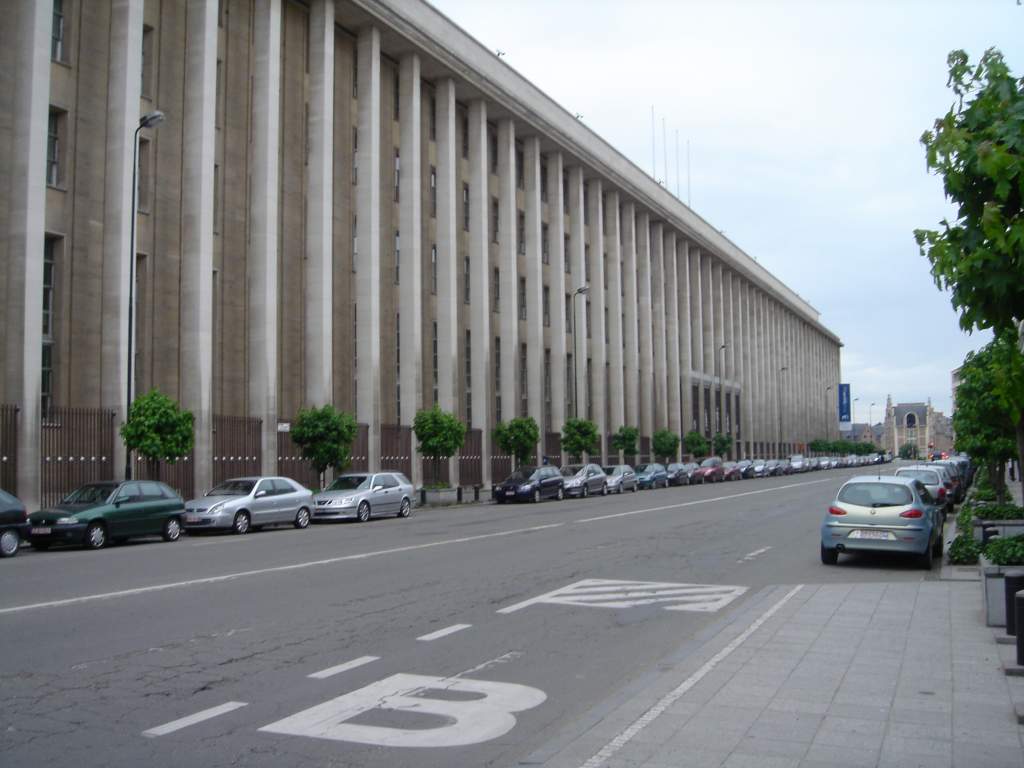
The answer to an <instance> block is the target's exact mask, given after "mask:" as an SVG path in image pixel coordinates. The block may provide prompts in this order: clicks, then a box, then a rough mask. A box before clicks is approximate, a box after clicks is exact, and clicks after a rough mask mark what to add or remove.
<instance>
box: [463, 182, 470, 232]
mask: <svg viewBox="0 0 1024 768" xmlns="http://www.w3.org/2000/svg"><path fill="white" fill-rule="evenodd" d="M462 228H463V229H464V230H466V231H467V232H469V184H463V185H462Z"/></svg>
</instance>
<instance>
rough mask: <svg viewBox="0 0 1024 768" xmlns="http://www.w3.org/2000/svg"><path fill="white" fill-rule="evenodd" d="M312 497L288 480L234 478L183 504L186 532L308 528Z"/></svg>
mask: <svg viewBox="0 0 1024 768" xmlns="http://www.w3.org/2000/svg"><path fill="white" fill-rule="evenodd" d="M312 510H313V494H312V492H310V490H309V489H308V488H304V487H303V486H301V485H299V483H297V482H295V481H294V480H292V479H290V478H287V477H236V478H234V479H232V480H225V481H224V482H223V483H221V484H220V485H218V486H217V487H216V488H212V489H211V490H209V491H207V493H206V495H205V496H202V497H200V498H198V499H192V500H191V501H187V502H185V515H184V518H183V524H184V527H185V529H186V530H188V531H209V530H217V529H220V530H230V531H231V532H232V533H238V534H243V533H248V532H249V531H250V530H252V529H254V528H255V529H259V528H262V527H263V526H265V525H281V524H291V525H294V526H295V527H296V528H306V527H307V526H309V521H310V515H311V513H312Z"/></svg>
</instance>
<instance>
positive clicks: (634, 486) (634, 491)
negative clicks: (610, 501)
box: [633, 483, 640, 493]
mask: <svg viewBox="0 0 1024 768" xmlns="http://www.w3.org/2000/svg"><path fill="white" fill-rule="evenodd" d="M638 490H640V489H639V488H637V484H636V483H633V493H636V492H637V491H638Z"/></svg>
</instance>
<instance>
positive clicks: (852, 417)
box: [850, 397, 860, 424]
mask: <svg viewBox="0 0 1024 768" xmlns="http://www.w3.org/2000/svg"><path fill="white" fill-rule="evenodd" d="M858 400H860V398H859V397H855V398H853V402H852V403H851V404H850V423H851V424H853V423H856V421H857V401H858Z"/></svg>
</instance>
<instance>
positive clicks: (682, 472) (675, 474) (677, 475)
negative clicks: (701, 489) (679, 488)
mask: <svg viewBox="0 0 1024 768" xmlns="http://www.w3.org/2000/svg"><path fill="white" fill-rule="evenodd" d="M665 473H666V474H667V475H668V484H669V485H689V484H690V473H689V472H687V471H686V465H685V464H680V463H679V462H673V463H672V464H669V465H668V466H667V467H665Z"/></svg>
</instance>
